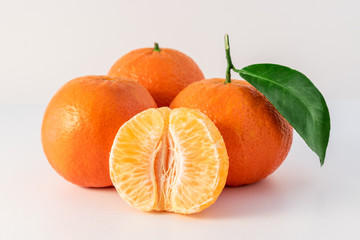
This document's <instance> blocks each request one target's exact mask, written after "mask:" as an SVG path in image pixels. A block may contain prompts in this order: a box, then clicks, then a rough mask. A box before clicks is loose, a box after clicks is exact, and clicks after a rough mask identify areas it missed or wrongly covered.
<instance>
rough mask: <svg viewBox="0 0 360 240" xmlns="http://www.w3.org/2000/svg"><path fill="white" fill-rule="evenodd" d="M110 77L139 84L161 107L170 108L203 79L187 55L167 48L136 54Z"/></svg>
mask: <svg viewBox="0 0 360 240" xmlns="http://www.w3.org/2000/svg"><path fill="white" fill-rule="evenodd" d="M108 75H109V76H111V77H119V76H123V77H126V78H129V79H132V80H135V81H137V82H139V83H140V84H141V85H143V86H144V87H145V88H146V89H147V90H148V91H149V92H150V93H151V95H152V96H153V97H154V99H155V102H156V104H157V105H158V107H163V106H169V104H170V103H171V101H172V100H173V99H174V98H175V97H176V95H177V94H178V93H179V92H180V91H181V90H183V89H184V88H185V87H186V86H187V85H189V84H191V83H193V82H195V81H199V80H202V79H204V75H203V73H202V72H201V70H200V68H199V67H198V65H197V64H196V63H195V62H194V61H193V60H192V59H191V58H190V57H188V56H187V55H185V54H183V53H181V52H179V51H177V50H174V49H168V48H161V49H160V52H158V51H154V49H152V48H141V49H136V50H133V51H131V52H129V53H127V54H125V55H124V56H122V57H121V58H120V59H119V60H118V61H117V62H116V63H115V64H114V65H113V66H112V67H111V69H110V71H109V73H108Z"/></svg>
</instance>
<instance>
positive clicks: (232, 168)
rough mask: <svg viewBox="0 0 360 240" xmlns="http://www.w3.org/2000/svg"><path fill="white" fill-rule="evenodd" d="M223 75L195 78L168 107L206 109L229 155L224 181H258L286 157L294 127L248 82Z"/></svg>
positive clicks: (228, 182) (237, 184)
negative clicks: (227, 170) (227, 81)
mask: <svg viewBox="0 0 360 240" xmlns="http://www.w3.org/2000/svg"><path fill="white" fill-rule="evenodd" d="M224 81H225V79H207V80H202V81H199V82H195V83H193V84H191V85H189V86H188V87H186V88H185V89H184V90H183V91H181V92H180V93H179V95H177V97H176V98H175V99H174V100H173V102H172V103H171V105H170V107H171V108H178V107H187V108H194V109H198V110H200V111H202V112H203V113H205V114H206V115H207V116H208V117H209V118H210V119H211V120H212V121H213V122H214V123H215V125H216V126H217V127H218V129H219V131H220V132H221V134H222V136H223V138H224V141H225V144H226V148H227V152H228V155H229V174H228V178H227V182H226V184H227V185H229V186H239V185H243V184H250V183H254V182H256V181H259V180H261V179H263V178H265V177H266V176H268V175H269V174H271V173H272V172H274V171H275V170H276V169H277V168H278V167H279V166H280V164H281V163H282V162H283V161H284V159H285V158H286V156H287V154H288V152H289V150H290V147H291V143H292V136H293V129H292V127H291V126H290V124H289V123H288V122H287V121H286V120H285V119H284V117H283V116H282V115H281V114H280V113H279V112H278V111H277V110H276V109H275V107H274V106H273V105H272V104H271V103H270V102H269V101H268V100H267V98H265V96H264V95H262V94H261V93H260V92H259V91H258V90H256V89H255V88H254V87H253V86H251V85H250V84H249V83H247V82H245V81H242V80H232V82H231V83H229V84H224Z"/></svg>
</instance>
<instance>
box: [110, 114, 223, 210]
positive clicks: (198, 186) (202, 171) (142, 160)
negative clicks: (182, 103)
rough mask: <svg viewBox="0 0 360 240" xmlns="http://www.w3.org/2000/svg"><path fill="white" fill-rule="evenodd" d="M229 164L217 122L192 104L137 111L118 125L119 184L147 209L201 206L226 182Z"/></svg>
mask: <svg viewBox="0 0 360 240" xmlns="http://www.w3.org/2000/svg"><path fill="white" fill-rule="evenodd" d="M228 167H229V159H228V156H227V152H226V148H225V144H224V140H223V139H222V137H221V134H220V132H219V131H218V129H217V128H216V127H215V124H214V123H213V122H212V121H211V120H210V119H209V118H208V117H207V116H206V115H204V114H203V113H201V112H199V111H198V110H193V109H188V108H177V109H173V110H170V108H167V107H163V108H157V109H154V108H151V109H148V110H145V111H143V112H141V113H139V114H137V115H136V116H134V117H133V118H131V119H130V120H129V121H127V122H126V123H125V124H124V125H123V126H122V127H121V128H120V129H119V131H118V133H117V135H116V137H115V140H114V144H113V146H112V149H111V154H110V176H111V180H112V182H113V184H114V186H115V188H116V189H117V191H118V193H119V194H120V196H121V197H122V198H123V199H124V200H125V201H126V202H127V203H129V204H130V205H131V206H133V207H135V208H138V209H141V210H143V211H151V210H156V211H169V212H176V213H183V214H190V213H196V212H200V211H202V210H203V209H205V208H207V207H209V206H210V205H211V204H213V203H214V202H215V201H216V199H217V197H218V196H219V194H220V192H221V191H222V189H223V188H224V185H225V182H226V177H227V173H228Z"/></svg>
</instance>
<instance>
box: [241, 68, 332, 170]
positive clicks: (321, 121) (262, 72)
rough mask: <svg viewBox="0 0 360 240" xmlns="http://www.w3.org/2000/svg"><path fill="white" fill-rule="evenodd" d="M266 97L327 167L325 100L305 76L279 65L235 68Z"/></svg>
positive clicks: (326, 114)
mask: <svg viewBox="0 0 360 240" xmlns="http://www.w3.org/2000/svg"><path fill="white" fill-rule="evenodd" d="M234 71H235V72H238V73H239V74H240V76H241V77H243V78H244V79H245V80H247V81H248V82H249V83H250V84H251V85H253V86H254V87H255V88H256V89H257V90H259V91H260V92H261V93H262V94H264V95H265V97H266V98H267V99H269V101H270V102H271V103H272V104H273V105H274V106H275V108H276V109H277V110H278V111H279V112H280V113H281V114H282V115H283V116H284V117H285V119H286V120H287V121H288V122H289V123H290V124H291V125H292V126H293V128H294V129H295V130H296V131H297V132H298V133H299V135H300V136H301V137H302V138H303V139H304V140H305V142H306V144H307V145H308V146H309V147H310V148H311V149H312V150H313V151H314V152H315V153H316V154H317V155H318V156H319V158H320V163H321V165H323V164H324V160H325V154H326V148H327V145H328V142H329V135H330V116H329V110H328V107H327V105H326V102H325V99H324V97H323V96H322V94H321V93H320V92H319V90H318V89H317V88H316V87H315V86H314V84H313V83H312V82H311V81H310V80H309V79H308V78H307V77H306V76H305V75H304V74H302V73H300V72H298V71H296V70H293V69H291V68H288V67H285V66H281V65H276V64H254V65H250V66H247V67H245V68H243V69H240V70H238V69H234Z"/></svg>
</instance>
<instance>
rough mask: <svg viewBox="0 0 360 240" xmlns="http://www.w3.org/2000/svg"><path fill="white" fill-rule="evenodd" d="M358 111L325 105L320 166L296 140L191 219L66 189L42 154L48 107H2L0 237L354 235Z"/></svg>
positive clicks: (358, 207) (359, 166) (105, 193)
mask: <svg viewBox="0 0 360 240" xmlns="http://www.w3.org/2000/svg"><path fill="white" fill-rule="evenodd" d="M359 105H360V101H359V100H357V101H350V100H346V101H345V100H337V101H330V102H329V109H330V113H331V117H332V132H331V138H330V143H329V148H328V152H327V157H326V160H325V161H326V162H325V165H324V166H323V167H321V168H320V165H319V161H318V159H317V157H316V155H315V154H314V153H312V152H311V151H310V150H309V149H308V147H307V146H306V145H305V144H304V142H303V141H302V140H301V139H300V138H299V137H298V136H297V135H295V137H294V143H293V146H292V149H291V151H290V154H289V156H288V157H287V159H286V160H285V162H284V164H283V165H282V166H281V167H280V168H279V169H278V170H277V171H276V172H275V173H274V174H273V175H271V176H270V177H268V178H267V179H265V180H263V181H261V182H259V183H257V184H253V185H249V186H245V187H238V188H225V190H224V191H223V192H222V194H221V195H220V197H219V199H218V201H217V202H216V203H215V204H214V205H212V206H211V207H210V208H208V209H206V210H204V211H203V212H201V213H199V214H195V215H190V216H183V215H177V214H168V213H145V212H141V211H138V210H136V209H133V208H131V207H130V206H128V205H127V204H126V203H125V202H124V201H123V200H122V199H121V198H120V197H119V196H118V194H117V193H116V191H115V190H114V189H113V188H106V189H86V188H81V187H78V186H75V185H72V184H71V183H68V182H67V181H65V180H64V179H62V178H61V177H60V176H59V175H57V173H56V172H55V171H54V170H53V169H52V168H51V167H50V165H49V164H48V162H47V160H46V158H45V156H44V154H43V152H42V147H41V143H40V126H41V119H42V115H43V112H44V109H45V105H31V104H28V105H26V104H22V105H16V104H7V105H0V109H1V118H0V132H1V135H0V156H1V167H0V189H1V198H0V213H1V214H0V229H1V230H0V239H227V238H228V239H275V238H276V239H360V232H359V230H358V226H359V222H360V174H359V171H360V161H359V160H360V152H359V147H358V142H359V140H358V139H359V135H360V130H359V128H358V127H357V126H358V123H359V122H360V109H359Z"/></svg>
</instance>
